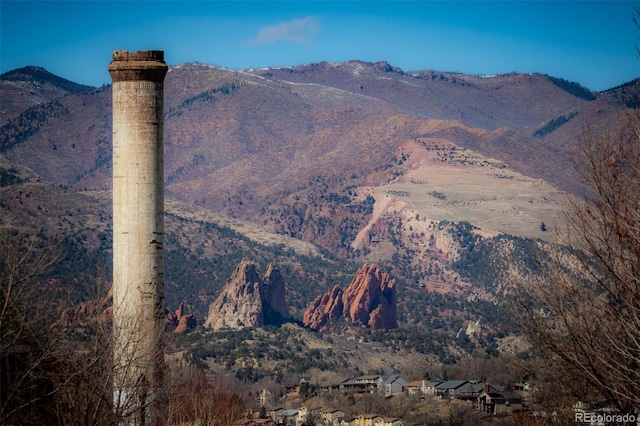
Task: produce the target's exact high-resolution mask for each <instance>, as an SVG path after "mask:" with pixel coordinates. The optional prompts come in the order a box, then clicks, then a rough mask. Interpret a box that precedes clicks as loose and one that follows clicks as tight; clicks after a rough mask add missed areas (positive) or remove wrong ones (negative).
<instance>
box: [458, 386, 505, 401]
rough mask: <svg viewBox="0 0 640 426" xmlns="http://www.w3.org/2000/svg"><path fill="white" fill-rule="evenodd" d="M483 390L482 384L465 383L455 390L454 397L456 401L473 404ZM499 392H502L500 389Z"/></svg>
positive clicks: (494, 388)
mask: <svg viewBox="0 0 640 426" xmlns="http://www.w3.org/2000/svg"><path fill="white" fill-rule="evenodd" d="M489 386H491V385H489ZM484 388H485V385H484V384H483V383H474V382H467V383H465V384H464V385H462V386H460V387H459V388H458V389H456V395H455V397H456V398H458V399H463V400H465V401H472V402H475V401H476V400H477V399H478V397H479V396H480V394H481V393H482V391H483V390H484ZM491 389H493V390H498V389H496V387H491ZM499 390H502V389H499Z"/></svg>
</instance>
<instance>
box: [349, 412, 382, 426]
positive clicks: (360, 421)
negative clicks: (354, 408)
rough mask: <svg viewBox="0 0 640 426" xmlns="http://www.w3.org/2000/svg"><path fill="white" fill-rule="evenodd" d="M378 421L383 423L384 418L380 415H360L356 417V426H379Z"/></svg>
mask: <svg viewBox="0 0 640 426" xmlns="http://www.w3.org/2000/svg"><path fill="white" fill-rule="evenodd" d="M378 421H382V416H381V415H379V414H359V415H357V416H356V421H355V425H354V426H377V424H376V422H378Z"/></svg>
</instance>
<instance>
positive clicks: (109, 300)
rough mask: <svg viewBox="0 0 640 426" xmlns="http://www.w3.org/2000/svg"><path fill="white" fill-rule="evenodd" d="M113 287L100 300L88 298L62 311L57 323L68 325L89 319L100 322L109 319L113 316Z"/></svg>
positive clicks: (82, 322) (88, 320) (84, 322)
mask: <svg viewBox="0 0 640 426" xmlns="http://www.w3.org/2000/svg"><path fill="white" fill-rule="evenodd" d="M112 305H113V289H109V292H108V293H107V295H106V296H105V297H103V298H102V299H100V300H89V301H87V302H83V303H81V304H80V305H78V306H77V307H75V308H68V309H65V310H64V311H63V312H62V315H61V316H60V320H58V321H57V322H56V324H57V325H62V326H64V327H70V326H72V325H74V324H81V325H83V324H87V323H89V322H91V321H94V320H96V319H97V320H98V321H100V322H106V321H111V319H112V318H113V307H112Z"/></svg>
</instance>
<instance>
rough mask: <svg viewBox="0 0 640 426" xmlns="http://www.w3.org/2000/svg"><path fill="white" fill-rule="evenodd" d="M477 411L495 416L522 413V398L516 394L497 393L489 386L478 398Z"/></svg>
mask: <svg viewBox="0 0 640 426" xmlns="http://www.w3.org/2000/svg"><path fill="white" fill-rule="evenodd" d="M477 401H478V410H480V411H482V412H484V413H488V414H493V415H496V416H499V415H506V414H512V413H517V412H519V411H522V397H521V396H520V394H518V393H516V392H505V391H498V390H496V389H495V388H492V387H491V386H489V385H485V388H484V390H483V391H482V393H481V394H480V396H478V400H477Z"/></svg>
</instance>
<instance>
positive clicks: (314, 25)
mask: <svg viewBox="0 0 640 426" xmlns="http://www.w3.org/2000/svg"><path fill="white" fill-rule="evenodd" d="M319 32H320V25H318V22H317V20H316V18H315V17H313V16H307V17H305V18H301V19H294V20H292V21H286V22H282V23H280V24H277V25H271V26H267V27H262V28H260V30H259V31H258V34H257V35H256V36H255V38H254V39H253V40H251V41H249V42H248V43H247V44H248V45H250V46H256V45H265V44H273V43H277V42H279V41H291V42H294V43H300V44H305V45H310V44H311V41H312V40H313V37H314V36H315V35H316V34H318V33H319Z"/></svg>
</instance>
